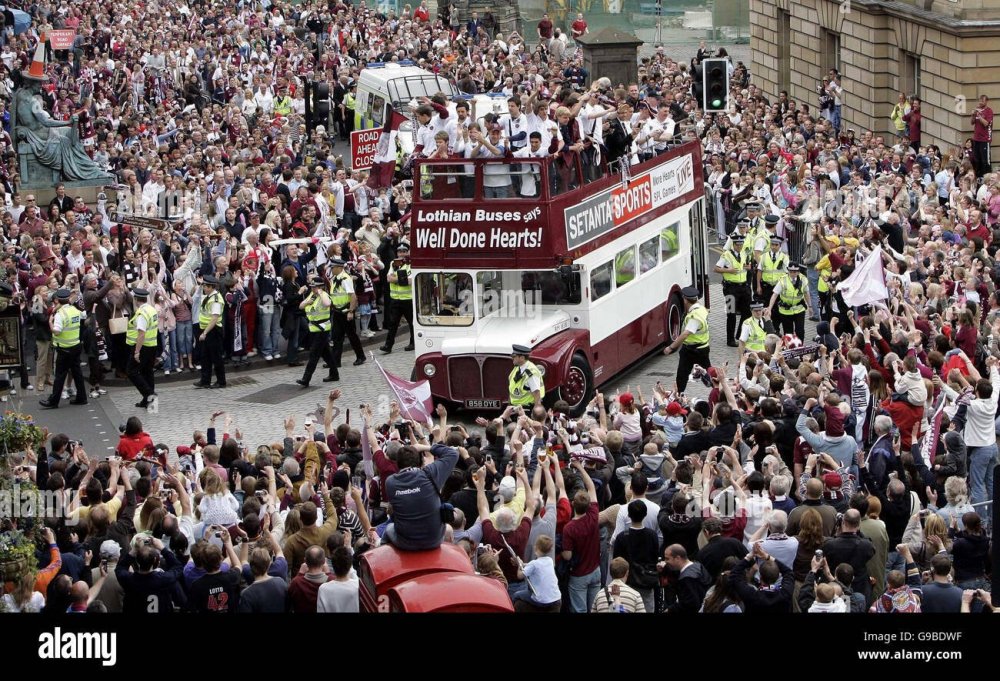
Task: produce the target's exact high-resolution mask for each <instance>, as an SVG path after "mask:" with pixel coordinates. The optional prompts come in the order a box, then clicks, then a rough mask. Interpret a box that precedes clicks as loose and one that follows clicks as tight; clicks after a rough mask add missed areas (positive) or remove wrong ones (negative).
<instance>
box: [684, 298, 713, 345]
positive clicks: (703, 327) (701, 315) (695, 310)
mask: <svg viewBox="0 0 1000 681" xmlns="http://www.w3.org/2000/svg"><path fill="white" fill-rule="evenodd" d="M692 319H693V320H695V321H697V322H698V326H699V327H700V328H699V329H698V331H697V332H696V333H692V334H688V337H687V338H685V339H684V345H690V346H692V347H695V348H707V347H708V342H709V339H708V310H707V309H705V306H704V305H702V304H701V303H695V304H694V305H693V306H692V307H691V309H690V310H688V313H687V314H686V315H685V316H684V329H686V328H687V327H688V323H689V322H690V321H691V320H692ZM682 331H683V329H682Z"/></svg>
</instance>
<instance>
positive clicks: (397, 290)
mask: <svg viewBox="0 0 1000 681" xmlns="http://www.w3.org/2000/svg"><path fill="white" fill-rule="evenodd" d="M400 272H406V276H407V281H408V283H407V284H406V285H405V286H403V285H402V284H400V283H399V282H398V281H391V280H390V281H389V296H390V297H391V298H392V299H393V300H413V280H412V279H410V263H406V264H404V265H403V266H401V267H399V268H398V269H397V268H396V266H395V265H393V266H392V269H391V270H390V271H389V274H395V275H397V276H398V275H399V273H400Z"/></svg>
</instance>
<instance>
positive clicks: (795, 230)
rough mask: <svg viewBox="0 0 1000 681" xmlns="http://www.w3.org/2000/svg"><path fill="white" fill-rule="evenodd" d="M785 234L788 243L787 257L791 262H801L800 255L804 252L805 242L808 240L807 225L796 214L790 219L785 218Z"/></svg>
mask: <svg viewBox="0 0 1000 681" xmlns="http://www.w3.org/2000/svg"><path fill="white" fill-rule="evenodd" d="M785 235H786V237H785V238H786V242H787V244H788V259H789V260H790V261H793V262H802V255H803V254H804V253H805V252H806V244H807V243H808V242H809V225H807V224H806V223H805V222H803V221H802V220H801V219H800V218H799V217H798V216H795V217H793V218H792V219H791V220H785Z"/></svg>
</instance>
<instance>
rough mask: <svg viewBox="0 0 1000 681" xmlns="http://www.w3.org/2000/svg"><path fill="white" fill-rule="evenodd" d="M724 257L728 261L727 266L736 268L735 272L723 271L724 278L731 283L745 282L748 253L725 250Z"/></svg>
mask: <svg viewBox="0 0 1000 681" xmlns="http://www.w3.org/2000/svg"><path fill="white" fill-rule="evenodd" d="M722 259H723V260H725V261H726V267H731V268H733V269H735V270H736V272H735V273H733V272H723V273H722V280H723V281H725V282H727V283H730V284H744V283H746V280H747V270H746V262H747V261H746V253H743V252H740V253H739V254H736V253H733V252H732V251H723V253H722Z"/></svg>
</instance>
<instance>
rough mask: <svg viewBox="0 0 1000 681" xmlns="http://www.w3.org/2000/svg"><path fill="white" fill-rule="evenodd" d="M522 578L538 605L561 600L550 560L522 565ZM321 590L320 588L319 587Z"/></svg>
mask: <svg viewBox="0 0 1000 681" xmlns="http://www.w3.org/2000/svg"><path fill="white" fill-rule="evenodd" d="M524 577H525V579H527V580H528V581H529V582H531V589H532V593H533V596H534V598H535V601H536V602H538V603H555V602H556V601H558V600H559V599H560V598H561V595H560V593H559V580H558V578H557V577H556V567H555V563H554V562H553V560H552V558H550V557H548V556H542V557H541V558H536V559H535V560H533V561H531V562H530V563H525V565H524ZM320 588H321V589H322V587H320Z"/></svg>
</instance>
